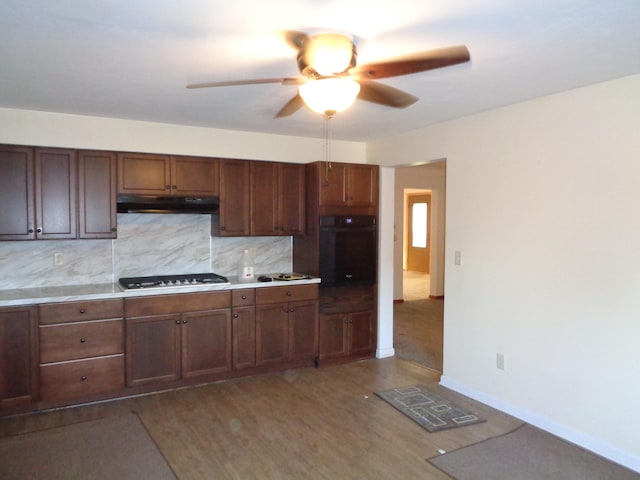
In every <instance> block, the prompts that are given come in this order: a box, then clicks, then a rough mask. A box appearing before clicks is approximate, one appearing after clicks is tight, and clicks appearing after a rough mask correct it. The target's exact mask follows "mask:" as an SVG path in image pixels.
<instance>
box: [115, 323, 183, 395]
mask: <svg viewBox="0 0 640 480" xmlns="http://www.w3.org/2000/svg"><path fill="white" fill-rule="evenodd" d="M181 325H182V320H181V318H180V315H177V314H176V315H155V316H152V317H140V318H132V319H127V320H126V359H127V362H126V363H127V385H128V386H130V387H133V386H136V385H144V384H148V383H159V382H170V381H173V380H178V379H179V378H180V350H181V345H180V343H181V342H180V329H181Z"/></svg>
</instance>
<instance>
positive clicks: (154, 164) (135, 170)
mask: <svg viewBox="0 0 640 480" xmlns="http://www.w3.org/2000/svg"><path fill="white" fill-rule="evenodd" d="M218 169H219V162H218V159H216V158H203V157H183V156H170V155H155V154H145V153H120V154H118V193H128V194H141V195H180V196H200V197H214V196H217V195H218V184H219V181H218Z"/></svg>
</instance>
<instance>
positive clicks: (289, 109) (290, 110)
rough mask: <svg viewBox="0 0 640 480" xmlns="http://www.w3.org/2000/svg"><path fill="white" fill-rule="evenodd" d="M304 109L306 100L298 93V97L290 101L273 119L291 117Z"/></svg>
mask: <svg viewBox="0 0 640 480" xmlns="http://www.w3.org/2000/svg"><path fill="white" fill-rule="evenodd" d="M302 107H304V100H303V99H302V97H301V96H300V94H298V93H296V96H295V97H293V98H292V99H291V100H289V101H288V102H287V103H286V105H285V106H284V107H282V109H281V110H280V111H279V112H278V113H276V115H275V116H274V117H273V118H282V117H288V116H289V115H292V114H294V113H296V112H297V111H298V110H300V109H301V108H302Z"/></svg>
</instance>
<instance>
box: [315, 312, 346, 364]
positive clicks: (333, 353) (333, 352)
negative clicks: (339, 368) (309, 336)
mask: <svg viewBox="0 0 640 480" xmlns="http://www.w3.org/2000/svg"><path fill="white" fill-rule="evenodd" d="M348 330H349V315H348V314H344V313H336V314H331V315H321V316H320V347H319V348H320V359H321V360H322V359H325V358H335V357H344V356H346V355H347V354H348V352H349V343H348V341H349V337H348V335H349V333H348Z"/></svg>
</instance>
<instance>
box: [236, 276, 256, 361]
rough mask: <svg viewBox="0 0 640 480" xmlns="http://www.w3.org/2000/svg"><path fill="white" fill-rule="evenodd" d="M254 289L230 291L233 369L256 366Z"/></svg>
mask: <svg viewBox="0 0 640 480" xmlns="http://www.w3.org/2000/svg"><path fill="white" fill-rule="evenodd" d="M255 303H256V291H255V289H254V288H246V289H240V290H234V291H232V292H231V305H232V307H231V330H232V335H231V338H232V342H233V346H232V357H233V358H232V364H233V369H234V370H243V369H246V368H251V367H255V366H256V307H255Z"/></svg>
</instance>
